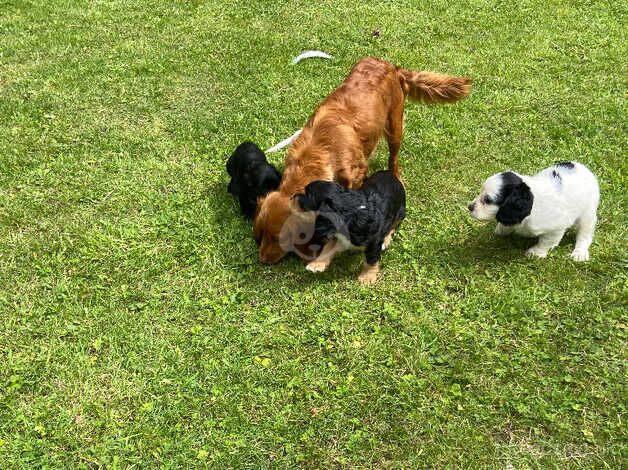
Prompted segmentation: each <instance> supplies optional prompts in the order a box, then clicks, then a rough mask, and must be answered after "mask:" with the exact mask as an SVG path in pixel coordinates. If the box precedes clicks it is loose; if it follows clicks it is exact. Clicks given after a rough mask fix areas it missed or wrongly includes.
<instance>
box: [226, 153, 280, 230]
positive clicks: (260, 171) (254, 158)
mask: <svg viewBox="0 0 628 470" xmlns="http://www.w3.org/2000/svg"><path fill="white" fill-rule="evenodd" d="M227 173H229V176H231V181H230V182H229V186H228V187H227V191H229V193H230V194H233V195H234V196H236V197H237V198H238V199H239V200H240V210H241V211H242V214H243V215H244V216H245V217H247V218H249V219H252V218H253V216H254V215H255V209H256V208H257V198H258V197H260V196H265V195H266V194H268V193H269V192H271V191H274V190H275V189H277V188H278V187H279V183H280V182H281V174H280V173H279V172H278V171H277V169H276V168H275V167H274V166H272V165H271V164H269V163H268V161H267V160H266V155H264V152H262V150H261V149H260V148H259V147H258V146H257V145H255V144H254V143H253V142H243V143H241V144H240V145H238V148H236V149H235V151H234V152H233V155H231V157H229V161H227Z"/></svg>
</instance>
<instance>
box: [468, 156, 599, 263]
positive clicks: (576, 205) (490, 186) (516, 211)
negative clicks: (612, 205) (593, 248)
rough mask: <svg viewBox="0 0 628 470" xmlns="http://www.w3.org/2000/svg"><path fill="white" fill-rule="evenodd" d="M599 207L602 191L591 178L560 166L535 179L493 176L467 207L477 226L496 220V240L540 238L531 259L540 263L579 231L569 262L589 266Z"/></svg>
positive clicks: (572, 165) (577, 168)
mask: <svg viewBox="0 0 628 470" xmlns="http://www.w3.org/2000/svg"><path fill="white" fill-rule="evenodd" d="M599 201H600V189H599V187H598V183H597V179H596V178H595V176H594V175H593V173H591V171H590V170H589V169H588V168H587V167H586V166H584V165H582V164H580V163H576V162H562V163H557V164H556V165H554V166H551V167H549V168H546V169H545V170H543V171H541V172H540V173H537V174H536V175H534V176H525V175H519V174H517V173H513V172H512V171H508V172H505V173H498V174H496V175H493V176H491V177H490V178H488V179H487V180H486V181H485V182H484V185H483V186H482V190H481V192H480V195H479V196H478V197H476V198H475V199H474V200H473V201H472V202H471V203H470V204H469V211H470V212H471V216H472V217H474V218H476V219H478V220H492V219H497V222H498V223H497V227H496V228H495V233H496V234H498V235H510V234H511V233H515V234H517V235H521V236H524V237H538V238H539V240H538V243H537V244H536V245H534V246H533V247H532V248H530V249H529V250H528V252H527V255H528V256H539V257H541V258H545V257H546V256H547V253H548V252H549V250H551V249H552V248H554V247H555V246H557V245H558V244H559V243H560V240H561V239H562V238H563V235H564V234H565V231H566V230H567V229H568V228H570V227H572V226H575V229H576V232H577V233H576V246H575V248H574V250H573V252H572V253H571V257H572V258H573V259H574V260H576V261H586V260H588V259H589V246H590V245H591V242H592V241H593V232H594V231H595V223H596V221H597V215H596V213H597V206H598V203H599Z"/></svg>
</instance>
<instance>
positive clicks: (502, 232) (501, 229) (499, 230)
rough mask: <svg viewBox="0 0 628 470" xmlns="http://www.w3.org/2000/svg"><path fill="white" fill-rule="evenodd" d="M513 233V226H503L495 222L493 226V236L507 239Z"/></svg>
mask: <svg viewBox="0 0 628 470" xmlns="http://www.w3.org/2000/svg"><path fill="white" fill-rule="evenodd" d="M514 231H515V227H514V226H511V225H504V224H502V223H500V222H497V225H496V226H495V235H499V236H501V237H507V236H508V235H510V234H511V233H512V232H514Z"/></svg>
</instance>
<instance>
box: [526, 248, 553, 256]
mask: <svg viewBox="0 0 628 470" xmlns="http://www.w3.org/2000/svg"><path fill="white" fill-rule="evenodd" d="M548 251H549V250H546V249H545V248H539V247H538V246H533V247H532V248H530V249H529V250H528V251H526V256H529V257H532V256H536V257H537V258H545V257H547V252H548Z"/></svg>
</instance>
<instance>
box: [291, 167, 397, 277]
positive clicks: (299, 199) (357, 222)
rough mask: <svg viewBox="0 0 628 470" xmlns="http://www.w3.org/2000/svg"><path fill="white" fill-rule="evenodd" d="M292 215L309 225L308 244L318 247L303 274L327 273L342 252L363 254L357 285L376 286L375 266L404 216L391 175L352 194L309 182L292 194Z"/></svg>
mask: <svg viewBox="0 0 628 470" xmlns="http://www.w3.org/2000/svg"><path fill="white" fill-rule="evenodd" d="M291 209H292V211H293V213H296V214H300V216H301V217H302V218H303V219H304V220H307V219H308V218H309V222H310V223H312V224H313V225H314V229H313V230H312V231H311V232H313V236H312V240H314V241H315V242H316V243H317V244H318V243H321V244H322V245H323V250H322V252H321V253H320V255H319V256H318V257H317V258H316V259H314V260H313V261H310V262H309V263H308V265H307V266H306V269H307V270H308V271H312V272H322V271H325V269H327V267H328V266H329V264H330V263H331V261H332V259H333V257H334V255H335V254H336V253H339V252H341V251H344V250H347V249H354V250H363V251H364V254H365V256H366V261H365V263H364V267H363V269H362V272H361V274H360V277H359V278H358V280H359V281H360V282H361V283H363V284H372V283H374V282H375V281H376V280H377V275H378V273H379V261H380V258H381V255H382V250H385V249H386V248H387V247H388V245H389V244H390V241H391V239H392V234H393V232H394V231H395V229H396V228H397V227H398V226H399V224H400V223H401V221H402V220H403V219H404V217H405V214H406V192H405V190H404V188H403V185H402V184H401V182H400V181H399V180H398V179H397V178H396V177H395V175H394V174H393V172H392V171H378V172H377V173H374V174H373V175H372V176H370V177H369V178H367V179H366V180H365V181H364V184H363V185H362V187H361V188H360V189H359V190H357V191H352V190H350V189H347V188H345V187H343V186H341V185H339V184H338V183H334V182H331V181H320V180H319V181H314V182H312V183H310V184H308V185H307V186H306V187H305V191H304V192H303V193H302V194H297V195H296V196H295V197H294V198H293V202H292V208H291Z"/></svg>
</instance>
